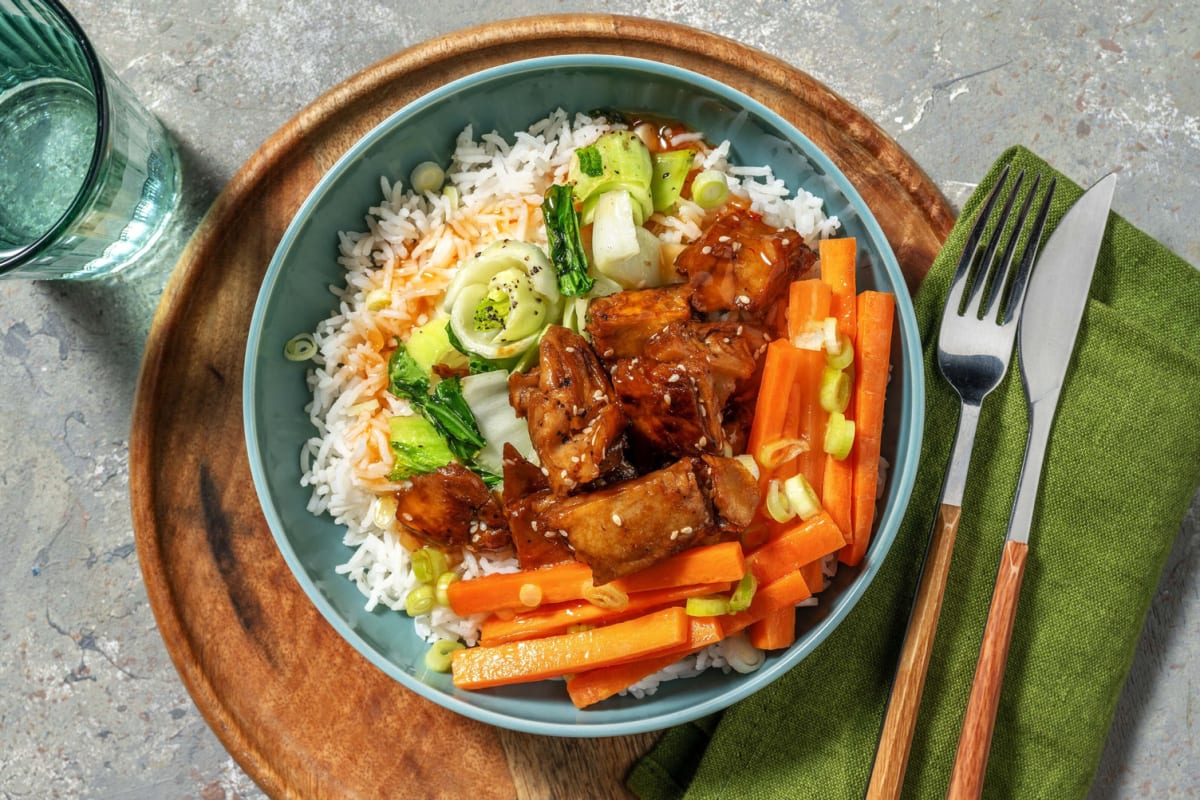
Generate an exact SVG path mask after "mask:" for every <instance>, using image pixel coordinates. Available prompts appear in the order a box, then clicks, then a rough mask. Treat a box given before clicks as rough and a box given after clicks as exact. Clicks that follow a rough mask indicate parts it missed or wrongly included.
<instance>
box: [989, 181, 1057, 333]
mask: <svg viewBox="0 0 1200 800" xmlns="http://www.w3.org/2000/svg"><path fill="white" fill-rule="evenodd" d="M1041 182H1042V176H1041V175H1040V174H1038V175H1034V176H1033V185H1032V186H1030V187H1029V192H1028V193H1027V194H1026V195H1025V200H1024V201H1023V202H1022V203H1021V210H1020V212H1018V214H1017V221H1016V223H1015V224H1014V225H1013V228H1012V232H1011V233H1010V234H1009V236H1008V242H1007V243H1006V244H1005V246H1004V255H1003V256H1002V257H1001V259H1000V266H999V267H998V268H997V269H996V275H995V277H994V278H993V279H992V282H991V283H992V285H991V288H989V289H988V293H987V297H985V298H984V300H983V316H984V317H985V318H990V319H992V320H996V321H999V320H1000V316H1001V309H1002V308H1003V307H1004V304H1003V303H997V302H996V301H997V300H998V299H999V298H1000V297H1002V296H1003V294H1004V290H1005V289H1006V288H1007V287H1008V285H1009V284H1010V283H1011V282H1012V274H1013V273H1012V265H1013V258H1014V257H1015V256H1016V253H1017V246H1018V245H1019V244H1020V243H1021V233H1022V232H1023V231H1024V230H1025V223H1026V221H1027V220H1028V219H1029V209H1030V207H1031V206H1032V205H1033V198H1034V197H1036V196H1037V191H1038V186H1039V185H1040V184H1041ZM1037 245H1038V242H1037V240H1036V239H1032V238H1030V239H1029V240H1027V243H1026V245H1025V247H1026V249H1028V248H1029V247H1033V249H1034V251H1035V252H1036V250H1037ZM993 310H994V311H995V313H992V312H993ZM1013 319H1015V317H1014V318H1013Z"/></svg>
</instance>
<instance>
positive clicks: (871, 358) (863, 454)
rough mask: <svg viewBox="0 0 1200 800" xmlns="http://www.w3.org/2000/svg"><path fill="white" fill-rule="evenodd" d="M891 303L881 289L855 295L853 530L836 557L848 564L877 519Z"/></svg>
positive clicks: (861, 553)
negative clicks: (856, 331)
mask: <svg viewBox="0 0 1200 800" xmlns="http://www.w3.org/2000/svg"><path fill="white" fill-rule="evenodd" d="M895 302H896V301H895V298H894V297H893V296H892V295H890V294H887V293H885V292H863V293H862V294H860V295H859V296H858V338H857V339H856V340H855V342H854V361H855V363H856V364H857V365H858V374H857V376H856V379H855V383H856V386H855V391H854V425H855V433H854V477H853V488H852V499H851V509H850V513H851V525H850V527H851V531H850V543H849V544H848V545H846V547H845V549H843V550H842V552H841V554H840V555H839V559H840V560H841V561H842V562H843V563H845V564H849V565H850V566H854V565H855V564H858V563H859V562H860V561H862V558H863V556H864V555H865V554H866V552H867V545H868V544H869V543H870V539H871V528H872V526H873V525H874V523H875V499H876V498H875V492H876V489H877V487H878V483H879V450H880V445H881V442H882V437H883V404H884V396H885V394H886V393H887V382H888V365H889V363H890V360H891V347H892V319H893V317H894V315H895Z"/></svg>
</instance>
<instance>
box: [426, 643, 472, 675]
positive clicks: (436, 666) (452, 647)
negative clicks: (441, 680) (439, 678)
mask: <svg viewBox="0 0 1200 800" xmlns="http://www.w3.org/2000/svg"><path fill="white" fill-rule="evenodd" d="M464 646H465V645H463V643H462V642H456V641H454V640H453V639H438V640H437V641H436V642H434V643H433V646H432V647H430V648H429V650H428V651H427V652H426V653H425V666H426V667H428V668H429V669H431V670H433V671H434V672H449V671H450V659H451V656H453V655H454V652H455V651H456V650H462V649H463V648H464Z"/></svg>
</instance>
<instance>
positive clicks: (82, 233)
mask: <svg viewBox="0 0 1200 800" xmlns="http://www.w3.org/2000/svg"><path fill="white" fill-rule="evenodd" d="M179 175H180V170H179V157H178V155H177V153H176V151H175V147H174V145H173V143H172V142H171V139H170V137H169V136H168V134H167V132H166V131H165V130H164V128H163V126H162V124H161V123H160V122H159V121H158V119H156V118H155V117H154V115H152V114H151V113H150V112H148V111H147V110H146V109H145V108H143V107H142V105H141V104H140V103H139V102H138V100H137V98H135V97H134V96H133V94H132V92H130V90H129V88H128V87H127V86H126V85H125V84H124V83H122V82H121V80H120V79H119V78H118V77H117V75H116V73H115V72H114V71H113V70H112V68H111V67H109V66H108V65H107V64H106V63H105V62H104V61H103V59H101V58H100V57H99V55H97V53H96V51H95V49H94V48H93V47H92V45H91V43H90V42H89V41H88V39H87V36H85V35H84V32H83V30H82V29H81V28H80V27H79V24H78V23H77V22H76V21H75V19H74V18H73V17H72V16H71V15H70V13H68V12H67V10H66V9H65V8H63V6H62V5H61V4H60V3H59V2H58V1H57V0H0V278H10V277H23V278H101V277H106V276H111V275H114V274H116V273H118V272H120V271H122V270H126V269H128V268H129V267H130V266H132V265H134V264H136V263H138V261H139V260H142V259H143V258H144V257H145V256H146V254H147V253H148V252H149V251H151V250H152V248H153V246H154V243H155V242H156V241H157V240H158V239H159V237H160V236H161V235H162V233H163V231H164V230H165V229H166V227H167V224H168V223H169V221H170V220H171V218H172V217H173V215H174V213H175V210H176V207H177V204H178V200H179Z"/></svg>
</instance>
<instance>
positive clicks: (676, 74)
mask: <svg viewBox="0 0 1200 800" xmlns="http://www.w3.org/2000/svg"><path fill="white" fill-rule="evenodd" d="M564 67H571V68H593V69H622V70H632V71H645V72H650V73H654V74H656V75H658V76H662V77H666V78H668V79H672V80H677V81H680V82H684V83H687V84H691V85H695V86H696V87H697V88H699V89H700V90H703V91H706V92H709V93H711V94H713V95H716V96H719V97H722V98H724V99H726V100H728V101H730V102H731V103H736V104H737V105H738V106H739V107H740V108H742V109H744V110H745V111H748V112H750V113H752V114H754V115H756V116H758V117H759V118H760V119H761V120H762V121H763V122H764V123H765V124H767V125H769V126H772V127H774V128H775V129H777V130H778V131H779V132H780V133H782V134H784V135H785V136H786V137H787V139H788V140H789V141H791V142H793V143H794V144H795V145H796V146H798V147H799V148H800V149H801V150H802V151H803V153H804V156H805V157H806V158H807V159H808V160H809V161H810V162H812V163H813V164H814V165H815V166H816V167H818V168H819V169H820V170H821V171H823V172H824V173H825V174H826V175H827V176H829V177H830V178H831V179H832V180H833V181H834V182H835V184H836V185H837V188H838V190H839V191H840V192H841V193H842V194H843V196H844V197H845V199H846V200H847V201H848V203H849V205H850V206H851V207H853V208H854V209H855V210H856V211H857V212H858V215H859V221H860V223H861V224H862V226H863V227H864V228H865V229H866V232H867V234H868V236H869V238H870V239H871V241H872V243H873V245H874V247H875V249H876V250H877V251H878V252H879V256H880V259H881V260H882V265H881V266H882V267H883V271H884V272H885V273H886V274H887V276H888V277H889V279H890V281H891V282H892V284H893V288H894V294H895V296H896V306H897V314H896V320H897V322H898V325H899V329H900V340H901V342H902V344H903V347H902V348H901V352H902V355H903V359H904V362H903V363H904V366H905V374H906V375H907V376H909V377H910V380H908V381H907V382H906V386H905V388H906V394H905V397H904V399H905V400H906V401H907V402H908V404H909V406H910V414H909V416H908V417H907V419H905V420H902V423H901V425H902V427H901V436H900V438H899V439H898V441H897V452H898V453H899V452H904V454H905V459H904V461H905V464H906V465H908V469H906V470H904V471H902V472H893V473H892V474H891V475H890V476H889V478H890V480H891V482H892V483H891V486H892V494H893V502H892V504H890V505H889V506H888V507H887V508H885V509H884V510H883V513H882V514H881V516H880V518H879V519H878V522H877V528H876V533H875V536H874V538H873V541H872V542H871V545H870V548H869V549H868V551H867V555H866V557H865V558H864V559H863V561H862V564H861V568H860V572H859V574H858V575H857V576H855V577H854V579H853V580H852V581H851V583H850V584H849V585H848V586H846V587H845V588H844V589H843V590H842V591H841V592H840V593H839V595H838V597H837V598H836V599H835V600H834V602H833V603H832V604H831V606H830V608H831V611H830V613H829V614H827V615H826V616H825V617H823V618H822V619H821V620H820V621H818V622H817V624H816V625H814V626H813V627H811V628H809V629H808V630H807V631H806V632H805V633H804V634H803V636H802V637H801V638H800V639H798V640H797V642H796V643H795V644H793V645H792V646H791V647H789V648H788V649H787V650H785V651H783V653H782V654H781V655H779V656H778V657H773V658H771V659H768V661H767V663H766V664H765V665H764V666H763V667H761V668H760V669H759V670H757V671H755V672H753V673H750V674H748V675H742V676H740V678H741V680H738V681H737V682H736V683H732V684H731V685H730V686H729V688H728V689H726V690H724V691H721V692H720V693H719V694H717V695H715V696H713V697H710V698H708V699H706V700H703V701H702V702H698V703H696V704H693V705H691V706H689V707H687V708H685V709H680V710H676V711H671V712H666V713H662V714H657V715H653V716H642V717H636V716H635V717H632V718H630V719H627V720H622V721H608V722H595V723H591V722H587V721H586V719H584V720H581V721H575V722H570V723H564V722H556V721H544V720H531V719H526V718H522V717H517V716H513V715H511V714H507V713H503V712H500V711H495V710H492V709H489V708H481V707H479V706H476V705H472V704H471V703H468V702H466V701H464V700H462V699H460V698H458V697H455V696H454V695H452V694H447V693H445V692H443V691H441V690H439V689H437V688H435V687H433V686H430V685H428V684H426V683H424V682H422V681H420V680H417V679H416V678H415V677H413V676H411V675H409V674H408V673H407V672H405V671H404V670H403V669H399V668H398V667H397V666H396V665H395V664H394V663H392V662H391V661H390V660H388V659H386V658H384V657H383V655H382V654H381V653H379V652H378V651H376V650H375V649H374V648H373V647H372V646H371V645H370V644H369V643H368V642H366V641H365V640H364V638H363V637H362V636H360V635H359V634H358V633H357V632H356V631H355V630H354V629H353V628H352V627H351V626H350V625H349V624H348V623H347V622H346V620H345V619H343V618H342V615H341V614H340V613H339V612H338V611H337V609H336V608H334V607H333V605H332V603H331V602H330V600H329V599H328V598H327V597H326V596H325V595H324V594H323V593H322V592H321V591H320V589H319V588H318V587H317V586H316V584H315V583H314V581H313V579H312V578H311V577H310V576H309V574H308V571H307V570H306V568H305V566H304V565H303V563H302V562H301V561H300V558H299V556H298V555H297V554H296V552H295V550H294V549H293V547H292V545H291V541H290V540H289V539H288V538H287V535H286V532H285V526H284V525H283V522H282V520H281V518H280V517H279V514H278V512H277V511H276V509H275V508H274V505H273V503H271V502H270V501H269V499H270V489H269V484H268V481H267V476H266V471H265V469H264V465H263V459H262V454H261V451H260V448H259V447H258V440H259V428H258V425H257V421H256V419H255V405H254V402H253V401H254V397H255V395H256V393H257V389H258V382H257V375H256V370H255V368H254V365H255V362H256V359H257V355H258V351H259V349H260V346H261V339H262V334H263V323H264V316H265V309H266V305H267V300H268V299H269V298H270V296H271V295H272V293H273V291H274V288H275V285H276V283H277V282H278V281H279V280H280V278H281V274H282V271H283V265H284V263H285V261H286V260H287V258H288V256H289V255H290V253H291V251H292V249H293V245H294V244H295V239H296V238H297V236H298V235H299V232H300V230H301V228H302V227H303V223H304V221H305V220H306V219H307V218H308V217H309V215H310V214H311V213H312V211H313V209H314V207H315V206H316V205H317V204H319V203H320V201H321V200H322V198H323V197H324V195H325V194H326V193H327V192H328V191H329V190H330V187H331V186H332V185H333V184H334V183H335V182H337V180H338V179H339V178H340V177H341V175H342V173H343V172H344V171H345V170H346V168H347V166H348V165H349V164H350V163H352V162H353V161H354V160H355V159H357V158H358V157H359V156H360V155H361V154H362V153H363V151H365V150H367V149H368V148H370V147H371V146H372V145H373V144H374V143H375V142H376V141H377V140H378V139H380V138H381V137H383V136H385V135H387V134H388V133H390V131H391V130H392V129H393V128H394V127H396V126H397V125H400V124H403V123H404V121H405V120H407V119H408V118H410V117H412V116H413V115H415V114H416V113H417V112H419V111H421V110H423V109H425V108H427V107H429V106H431V105H434V104H436V103H439V102H441V101H443V100H445V99H446V98H449V97H452V96H453V95H455V94H457V93H458V92H460V91H462V90H463V89H465V88H468V87H469V86H471V85H472V84H474V83H476V82H478V81H481V80H495V79H497V78H502V77H508V76H515V75H518V74H522V73H526V72H532V71H539V70H545V69H555V68H564ZM924 395H925V381H924V368H923V363H922V359H921V347H920V336H919V334H918V331H917V325H916V317H915V312H914V310H913V306H912V299H911V297H910V296H909V294H908V291H907V289H906V283H905V280H904V276H903V273H902V271H901V269H900V266H899V263H898V261H897V259H896V256H895V253H894V252H893V250H892V248H891V245H890V244H889V242H888V240H887V237H886V236H885V235H884V233H883V230H882V228H881V227H880V225H879V223H878V221H877V220H876V219H875V216H874V214H873V213H872V211H871V209H870V208H869V207H868V206H867V204H866V203H865V202H864V201H863V199H862V196H861V195H860V194H859V193H858V191H857V190H856V189H855V187H854V185H853V184H852V183H851V182H850V181H849V179H848V178H847V177H846V176H845V174H844V173H843V172H842V171H841V170H840V169H839V168H838V167H837V166H836V165H835V164H834V163H833V161H832V160H831V159H830V158H829V157H828V156H827V155H826V154H825V152H824V151H823V150H821V149H820V148H819V147H817V145H816V144H815V143H814V142H813V141H812V140H811V139H809V138H808V137H807V136H806V135H805V134H804V133H803V132H801V131H800V130H799V129H798V128H797V127H796V126H795V125H793V124H792V123H791V122H789V121H788V120H786V119H784V118H783V117H782V116H781V115H779V114H778V113H777V112H775V111H774V110H772V109H771V108H769V107H768V106H766V105H764V104H763V103H761V102H759V101H758V100H755V99H754V98H752V97H750V96H749V95H747V94H745V93H744V92H742V91H740V90H738V89H735V88H734V87H732V86H729V85H728V84H725V83H722V82H721V81H718V80H716V79H714V78H711V77H709V76H707V75H704V74H702V73H699V72H696V71H694V70H690V69H686V68H683V67H678V66H675V65H673V64H667V63H663V62H659V61H653V60H650V59H644V58H635V57H630V56H622V55H612V54H602V53H573V54H563V55H552V56H540V57H535V58H528V59H521V60H518V61H512V62H509V63H507V64H502V65H497V66H493V67H489V68H486V69H483V70H480V71H478V72H475V73H472V74H470V75H466V76H463V77H460V78H457V79H455V80H453V81H450V82H447V83H445V84H443V85H442V86H440V87H438V88H436V89H434V90H432V91H430V92H428V93H426V94H424V95H422V96H421V97H419V98H417V99H415V100H413V101H411V102H409V103H407V104H405V105H404V106H402V107H401V108H399V109H397V110H396V111H394V112H392V113H391V114H389V115H388V116H387V117H386V118H384V119H383V120H382V121H380V122H379V123H378V124H376V125H375V126H374V127H372V128H371V130H369V131H368V132H367V133H365V134H364V135H363V136H362V137H360V138H359V139H358V140H357V141H355V142H354V143H353V144H352V145H351V146H350V147H349V148H348V149H347V150H346V152H344V153H343V154H342V155H341V156H340V157H339V158H338V159H337V160H336V161H335V162H334V163H333V164H332V165H331V166H330V167H329V169H328V170H327V171H326V172H325V174H324V175H322V176H321V178H320V179H319V180H318V182H317V183H316V184H315V185H314V187H313V188H312V190H311V191H310V192H309V193H308V196H307V197H306V198H305V200H304V202H303V203H302V204H301V205H300V207H299V208H298V209H297V211H296V212H295V214H294V215H293V217H292V220H291V221H290V222H289V223H288V226H287V228H286V230H285V231H284V234H283V236H282V237H281V238H280V241H279V243H278V245H277V246H276V248H275V251H274V253H273V255H272V257H271V261H270V263H269V265H268V267H267V270H266V272H265V274H264V276H263V280H262V284H261V285H260V287H259V293H258V296H257V297H256V299H255V305H254V312H253V315H252V317H251V321H250V328H249V331H248V334H247V338H246V350H245V360H244V368H243V381H242V419H243V429H244V434H245V437H244V438H245V442H246V448H247V455H248V461H249V465H250V472H251V477H252V480H253V484H254V489H255V493H256V495H257V497H258V500H259V505H260V507H261V509H262V511H263V515H264V517H265V519H266V521H267V525H268V528H269V529H270V531H271V535H272V537H273V538H274V539H275V543H276V546H277V547H278V548H279V551H280V553H281V554H282V555H283V557H284V560H285V561H286V563H287V564H288V567H289V569H290V571H291V572H292V575H293V576H294V577H295V579H296V581H297V582H298V583H299V584H300V585H301V588H302V589H303V590H304V593H305V594H306V595H307V596H308V599H309V601H310V602H312V603H313V604H314V605H315V606H316V607H317V609H318V611H319V612H320V613H321V615H322V616H323V617H324V618H325V620H326V621H327V622H328V623H329V624H330V625H331V626H332V627H333V628H334V630H335V631H336V632H337V633H338V635H339V636H340V637H341V638H342V639H343V640H345V641H346V642H348V643H349V644H350V645H351V646H352V647H354V649H355V650H356V651H357V652H358V653H359V654H360V655H362V656H364V657H365V658H366V659H367V660H368V661H370V662H371V663H372V664H374V665H375V666H376V667H377V668H379V669H380V670H382V671H383V672H384V673H385V674H387V675H388V676H389V677H391V678H393V679H394V680H396V681H397V682H399V683H400V684H401V685H402V686H403V687H404V688H406V689H408V690H410V691H413V692H415V693H416V694H418V695H419V696H421V697H423V698H425V699H427V700H430V701H431V702H434V703H436V704H438V705H440V706H442V707H443V708H446V709H448V710H450V711H453V712H455V713H458V714H461V715H462V716H465V717H468V718H470V719H474V720H477V721H480V722H485V723H488V724H491V725H495V726H497V727H501V728H505V729H509V730H515V731H521V732H525V733H535V734H542V735H553V736H562V737H570V738H592V737H605V736H623V735H631V734H637V733H646V732H650V731H657V730H662V729H665V728H668V727H671V726H674V725H678V724H682V723H686V722H691V721H693V720H696V719H698V718H700V717H703V716H706V715H708V714H712V713H715V712H718V711H721V710H723V709H725V708H728V707H729V706H731V705H733V704H734V703H736V702H738V701H740V700H743V699H745V698H746V697H749V696H750V695H752V694H754V693H755V692H757V691H759V690H760V689H762V688H764V687H765V686H767V685H768V684H770V683H772V682H774V681H775V680H777V679H778V678H780V677H782V676H783V675H784V674H785V673H787V672H788V671H790V670H791V668H792V667H794V666H796V665H797V664H799V663H800V662H801V661H802V660H803V659H804V658H806V657H807V656H808V655H809V654H811V653H812V652H813V651H814V650H815V649H816V648H817V647H818V646H819V645H820V644H821V643H822V642H824V641H825V639H826V638H827V637H828V636H829V634H830V633H831V632H832V631H833V630H834V628H836V627H837V625H838V624H840V623H841V621H842V620H843V619H844V618H845V617H846V616H847V615H848V614H849V613H850V611H852V610H853V608H854V607H855V606H856V605H857V603H858V601H859V599H860V598H861V597H862V595H863V594H864V593H865V592H866V590H867V588H868V587H869V586H870V584H871V583H872V582H873V581H874V579H875V576H876V574H877V573H878V571H879V568H880V566H881V565H882V563H883V561H884V557H885V556H886V554H887V552H888V551H889V550H890V548H891V545H892V543H893V541H894V540H895V537H896V534H897V532H898V529H899V526H900V522H901V519H902V518H903V515H904V511H905V509H906V508H907V506H908V502H909V499H910V497H911V494H912V488H913V484H914V481H915V477H916V471H917V458H918V456H919V453H920V446H921V437H922V432H923V428H924V408H925V400H924ZM564 702H567V701H566V700H565V699H564ZM580 714H581V715H585V714H586V711H581V712H580Z"/></svg>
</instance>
